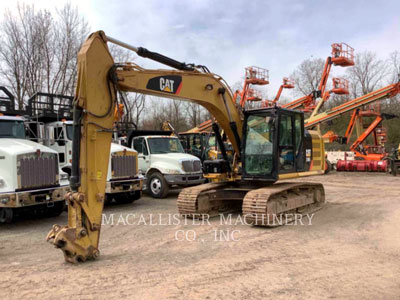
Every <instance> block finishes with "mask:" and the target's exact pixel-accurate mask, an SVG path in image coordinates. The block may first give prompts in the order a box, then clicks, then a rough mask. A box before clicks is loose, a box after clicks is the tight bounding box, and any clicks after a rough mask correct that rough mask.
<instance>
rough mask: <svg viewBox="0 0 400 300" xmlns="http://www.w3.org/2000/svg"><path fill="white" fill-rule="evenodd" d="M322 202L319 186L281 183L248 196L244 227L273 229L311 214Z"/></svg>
mask: <svg viewBox="0 0 400 300" xmlns="http://www.w3.org/2000/svg"><path fill="white" fill-rule="evenodd" d="M324 202H325V191H324V187H323V185H322V184H320V183H308V182H283V183H276V184H274V185H271V186H268V187H264V188H259V189H255V190H252V191H250V192H248V193H247V194H246V196H245V197H244V199H243V206H242V212H243V215H244V217H245V218H246V222H247V224H252V225H255V226H265V227H275V226H280V225H284V224H286V223H288V222H291V221H293V219H294V218H295V217H296V215H295V214H297V215H298V214H305V213H309V212H311V211H312V210H313V209H315V208H317V207H320V206H321V205H322V203H324ZM282 217H283V218H282ZM282 222H283V223H284V224H283V223H282Z"/></svg>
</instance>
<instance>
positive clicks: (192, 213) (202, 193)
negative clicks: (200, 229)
mask: <svg viewBox="0 0 400 300" xmlns="http://www.w3.org/2000/svg"><path fill="white" fill-rule="evenodd" d="M247 192H248V190H245V191H243V192H242V193H241V192H240V191H239V192H237V191H236V190H235V189H232V188H231V187H230V183H205V184H202V185H198V186H193V187H189V188H185V189H183V190H182V192H180V193H179V196H178V211H179V213H180V214H181V215H183V216H186V217H191V218H201V215H204V214H207V215H209V216H216V215H218V213H220V212H226V211H229V210H233V209H236V210H240V204H241V200H242V199H243V197H244V195H245V194H246V193H247Z"/></svg>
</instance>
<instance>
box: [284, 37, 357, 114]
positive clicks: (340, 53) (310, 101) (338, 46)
mask: <svg viewBox="0 0 400 300" xmlns="http://www.w3.org/2000/svg"><path fill="white" fill-rule="evenodd" d="M331 55H332V56H328V58H327V59H326V61H325V65H324V69H323V72H322V76H321V80H320V82H319V85H318V89H317V90H316V91H313V92H312V93H310V94H309V95H307V96H303V97H301V98H299V99H296V100H293V101H292V102H289V103H287V104H284V105H282V107H283V108H286V109H302V110H303V111H305V112H311V111H312V110H313V109H314V108H315V107H316V99H317V98H322V97H323V96H324V94H325V89H326V85H327V82H328V78H329V74H330V71H331V67H332V64H333V65H335V66H341V67H349V66H353V65H354V49H353V48H352V47H350V46H349V45H347V44H346V43H335V44H332V52H331ZM337 91H338V92H339V90H337ZM329 95H330V94H327V95H326V96H327V97H328V98H329ZM326 100H327V98H326V99H325V101H326Z"/></svg>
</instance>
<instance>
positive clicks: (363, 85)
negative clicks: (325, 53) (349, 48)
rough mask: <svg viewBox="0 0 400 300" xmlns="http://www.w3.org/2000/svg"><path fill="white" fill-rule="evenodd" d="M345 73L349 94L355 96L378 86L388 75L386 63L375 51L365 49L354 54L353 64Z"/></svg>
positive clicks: (366, 92)
mask: <svg viewBox="0 0 400 300" xmlns="http://www.w3.org/2000/svg"><path fill="white" fill-rule="evenodd" d="M346 74H347V79H348V80H349V88H350V93H351V96H352V97H353V98H357V97H360V96H362V95H365V94H368V93H370V92H372V91H374V90H376V89H378V88H379V87H380V85H381V84H382V83H383V80H384V79H385V78H386V76H387V75H388V72H387V64H386V62H384V61H383V60H380V59H378V58H377V56H376V54H375V53H372V52H369V51H366V52H362V53H358V54H357V55H356V56H355V65H354V66H353V67H351V68H348V69H347V70H346Z"/></svg>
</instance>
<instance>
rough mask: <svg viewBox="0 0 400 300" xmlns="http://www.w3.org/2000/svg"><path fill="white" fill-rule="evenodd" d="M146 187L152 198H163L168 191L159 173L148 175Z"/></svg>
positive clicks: (166, 184)
mask: <svg viewBox="0 0 400 300" xmlns="http://www.w3.org/2000/svg"><path fill="white" fill-rule="evenodd" d="M147 186H148V187H147V189H148V191H149V193H150V195H151V196H152V197H153V198H165V197H166V196H167V194H168V191H169V186H168V183H167V181H166V180H165V178H164V176H163V175H162V174H161V173H159V172H154V173H151V174H150V176H149V180H148V184H147Z"/></svg>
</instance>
